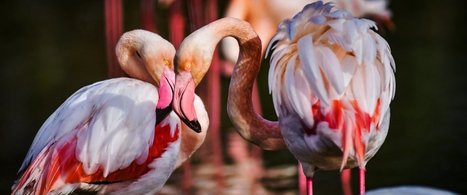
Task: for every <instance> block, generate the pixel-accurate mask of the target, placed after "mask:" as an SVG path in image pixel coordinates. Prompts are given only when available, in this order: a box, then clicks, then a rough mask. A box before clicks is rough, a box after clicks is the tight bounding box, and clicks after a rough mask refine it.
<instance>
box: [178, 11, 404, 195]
mask: <svg viewBox="0 0 467 195" xmlns="http://www.w3.org/2000/svg"><path fill="white" fill-rule="evenodd" d="M371 27H374V23H373V22H371V21H369V20H365V19H356V18H354V17H352V16H350V15H349V14H348V13H347V12H345V11H341V10H336V9H335V8H334V7H333V6H332V4H323V3H322V2H317V3H313V4H310V5H308V6H306V7H305V8H304V9H303V11H302V12H300V13H299V14H297V15H296V16H295V17H294V18H293V19H292V20H286V21H285V22H283V23H282V24H281V25H280V29H279V32H278V33H277V34H276V35H275V36H274V38H273V40H272V42H271V43H272V45H273V47H272V49H271V52H272V56H271V62H270V63H271V67H270V73H269V85H270V90H271V93H272V96H273V102H274V105H275V108H276V112H277V114H278V117H279V123H277V122H271V121H267V120H265V119H263V118H262V117H260V116H259V115H258V114H256V113H255V112H254V111H253V109H252V106H251V91H252V84H253V81H254V79H255V76H256V75H257V73H258V69H259V66H260V56H261V47H260V41H259V39H258V38H257V36H256V34H255V33H254V31H253V30H252V29H251V27H250V26H249V25H247V24H245V23H244V22H241V21H238V20H233V19H222V20H218V21H216V22H213V23H211V24H209V25H207V26H205V27H203V28H202V29H200V30H198V31H197V32H195V33H192V34H191V35H190V36H189V37H187V38H186V39H185V41H184V42H183V43H182V46H181V47H180V50H179V51H178V52H177V60H178V63H179V66H178V67H177V72H178V75H179V76H177V81H178V80H179V77H180V78H185V79H186V80H190V79H193V80H194V82H199V80H200V79H201V78H202V76H203V75H204V73H205V71H206V70H207V69H208V67H209V63H210V55H212V50H213V48H214V47H215V45H216V44H217V43H218V41H219V40H220V39H222V38H223V37H225V36H233V37H235V38H236V39H237V40H238V42H239V45H240V54H239V59H238V61H237V64H236V65H235V67H234V72H233V75H232V79H231V83H230V88H229V98H228V105H227V110H228V113H229V116H230V118H231V120H232V122H233V123H234V125H235V126H236V127H237V130H238V132H239V133H240V134H241V135H242V136H243V137H244V138H245V139H247V140H249V141H251V142H253V143H256V144H258V145H260V146H261V147H262V148H265V149H276V148H281V147H283V144H284V143H283V141H285V144H286V145H287V147H288V148H289V150H290V151H291V152H292V154H294V156H295V157H296V158H297V159H298V160H299V161H300V162H301V163H302V165H303V170H304V172H305V175H306V176H307V188H308V193H309V194H311V193H312V180H311V177H312V176H313V174H314V172H315V171H316V170H317V169H322V170H331V169H341V170H342V169H343V168H352V167H356V166H358V167H360V173H361V174H360V175H361V177H360V192H361V193H362V194H363V193H364V191H365V190H364V181H365V179H364V170H365V165H366V163H367V162H368V160H369V159H370V158H371V157H373V155H374V154H375V153H376V152H377V151H378V149H379V148H380V146H381V144H382V143H383V142H384V139H385V137H386V134H387V130H388V128H389V115H390V114H389V104H390V102H391V99H392V97H393V96H394V87H395V83H394V72H393V69H394V68H395V67H394V61H393V58H392V56H391V53H390V50H389V47H388V44H387V42H386V41H385V40H384V39H383V38H382V37H380V36H379V35H378V34H377V33H375V32H374V31H372V30H370V28H371ZM190 71H191V74H189V73H187V72H190ZM188 83H189V82H176V86H175V91H176V93H175V97H174V104H178V103H177V102H178V101H180V100H181V102H183V104H182V105H184V106H182V107H181V110H177V109H175V110H174V111H175V112H184V110H190V109H191V108H190V107H191V106H190V105H189V101H187V100H188V98H189V97H190V96H191V95H190V94H188V93H186V91H187V90H185V93H177V91H179V89H180V88H189V87H190V86H189V85H188ZM178 96H180V97H178ZM184 99H185V101H184ZM279 127H280V130H279ZM282 138H283V139H282Z"/></svg>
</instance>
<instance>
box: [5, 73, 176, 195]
mask: <svg viewBox="0 0 467 195" xmlns="http://www.w3.org/2000/svg"><path fill="white" fill-rule="evenodd" d="M157 101H158V94H157V89H156V87H154V86H153V85H152V84H149V83H145V82H142V81H139V80H135V79H130V78H117V79H110V80H106V81H102V82H98V83H95V84H92V85H89V86H86V87H84V88H82V89H80V90H78V91H77V92H76V93H75V94H73V95H72V96H71V97H70V98H68V99H67V100H66V101H65V102H64V103H63V104H62V105H61V106H60V107H59V108H58V109H57V110H56V111H55V112H54V113H53V114H52V115H51V116H50V117H49V118H48V119H47V120H46V122H45V123H44V124H43V126H42V127H41V128H40V130H39V132H38V133H37V135H36V137H35V139H34V141H33V144H32V145H31V148H30V150H29V152H28V154H27V156H26V159H25V161H24V162H23V165H22V166H21V168H20V172H23V171H24V173H23V176H22V177H21V179H20V180H19V182H18V184H17V186H16V187H15V189H16V190H14V192H19V191H18V190H21V189H23V190H24V189H26V188H27V187H28V185H32V186H33V187H32V188H33V189H34V190H33V191H34V192H35V193H41V192H48V191H50V190H57V189H58V188H61V187H63V186H64V185H65V184H79V183H96V184H99V183H114V182H123V181H128V180H135V179H137V178H138V177H139V176H141V175H143V174H146V173H147V172H149V171H150V169H153V168H154V167H153V166H151V165H149V164H150V163H152V160H153V159H155V158H158V157H160V156H161V155H162V153H163V152H164V151H165V150H166V149H167V147H169V144H170V143H172V142H176V141H177V140H178V132H179V130H178V127H179V125H180V124H179V119H178V118H177V117H176V115H174V114H171V115H169V117H167V118H166V119H165V120H164V121H162V122H161V123H160V124H159V125H158V126H157V127H155V122H156V113H155V108H156V103H157ZM178 144H179V143H178ZM174 147H175V148H177V149H178V146H174ZM173 156H176V154H175V155H173ZM174 160H175V159H173V161H174ZM172 164H174V163H172ZM171 166H172V167H173V165H171ZM169 169H170V168H169ZM171 171H172V170H170V172H171ZM167 177H168V176H167ZM164 182H165V181H164ZM29 188H31V187H29ZM71 190H73V189H71Z"/></svg>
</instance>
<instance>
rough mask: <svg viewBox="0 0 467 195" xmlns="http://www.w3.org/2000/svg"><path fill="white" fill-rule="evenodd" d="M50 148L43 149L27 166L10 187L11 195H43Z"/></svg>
mask: <svg viewBox="0 0 467 195" xmlns="http://www.w3.org/2000/svg"><path fill="white" fill-rule="evenodd" d="M49 149H50V146H47V147H45V148H44V149H43V150H42V151H41V153H39V155H38V156H37V158H36V159H34V161H32V163H31V164H30V165H29V166H28V168H27V169H26V171H25V172H24V173H23V175H22V176H21V178H20V179H19V180H18V182H17V183H16V184H15V185H14V186H13V187H12V193H11V194H33V195H40V194H45V193H44V192H46V190H47V189H45V188H44V185H43V184H44V181H45V178H44V176H45V173H46V170H47V169H48V164H47V161H48V160H49V159H50V152H49Z"/></svg>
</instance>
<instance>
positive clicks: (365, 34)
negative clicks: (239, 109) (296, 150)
mask: <svg viewBox="0 0 467 195" xmlns="http://www.w3.org/2000/svg"><path fill="white" fill-rule="evenodd" d="M371 28H376V26H375V24H374V22H373V21H370V20H367V19H358V18H354V17H353V16H351V15H350V14H349V13H348V12H346V11H343V10H338V9H336V8H335V7H334V6H333V4H331V3H326V4H323V3H322V2H316V3H313V4H309V5H307V6H305V7H304V9H303V10H302V11H301V12H299V13H298V14H297V15H295V16H294V17H293V18H292V19H290V20H285V21H283V22H282V23H281V24H280V25H279V29H278V32H277V33H276V35H275V36H274V37H273V38H272V40H271V42H270V44H269V46H268V52H269V53H270V55H271V59H270V69H269V89H270V93H271V94H272V97H273V103H274V107H275V109H276V114H277V115H278V116H279V118H281V117H285V116H286V115H288V114H290V113H293V114H295V115H297V116H298V117H299V118H300V119H301V122H302V123H303V125H304V126H305V134H306V136H305V137H307V138H306V139H308V142H307V144H308V147H310V148H313V147H317V146H316V145H314V144H313V143H312V142H313V139H312V137H313V136H315V135H322V136H326V137H328V138H329V139H330V140H332V141H333V142H334V144H335V145H336V146H338V147H339V148H340V149H341V150H342V151H343V157H342V162H341V168H343V167H344V166H345V164H346V162H347V159H348V157H349V155H350V157H351V158H352V159H354V160H356V161H358V164H359V165H360V166H361V167H363V166H364V165H365V164H366V161H367V159H366V157H365V154H368V151H372V152H376V151H374V148H373V146H369V143H370V145H371V144H372V143H374V142H375V141H374V140H373V139H375V138H378V139H381V136H377V134H378V131H379V129H380V128H383V129H386V130H387V127H386V126H387V125H388V123H387V122H386V121H384V120H389V104H390V102H391V100H392V99H393V97H394V92H395V78H394V71H395V63H394V60H393V57H392V55H391V52H390V49H389V46H388V43H387V42H386V41H385V40H384V39H383V38H382V37H381V36H380V35H378V34H377V33H376V32H374V31H373V30H372V29H371ZM383 124H384V125H385V127H381V125H383ZM384 137H385V134H384ZM384 137H383V138H382V139H383V140H384ZM377 143H378V144H379V146H380V145H381V144H380V143H382V141H378V142H377ZM367 146H368V147H367ZM379 146H377V148H379ZM375 147H376V146H375ZM371 156H372V155H371ZM367 157H368V155H367Z"/></svg>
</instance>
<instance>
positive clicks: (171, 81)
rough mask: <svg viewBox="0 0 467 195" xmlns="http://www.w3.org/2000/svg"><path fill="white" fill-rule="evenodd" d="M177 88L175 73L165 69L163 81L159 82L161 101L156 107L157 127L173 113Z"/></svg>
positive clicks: (162, 76)
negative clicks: (173, 102) (175, 89)
mask: <svg viewBox="0 0 467 195" xmlns="http://www.w3.org/2000/svg"><path fill="white" fill-rule="evenodd" d="M174 86H175V73H174V72H173V71H172V70H170V69H169V68H167V67H164V72H162V75H161V79H160V80H159V91H158V93H159V101H158V102H157V105H156V125H158V124H159V123H160V122H161V121H162V120H164V119H165V117H167V115H169V113H170V112H171V111H172V99H173V94H174Z"/></svg>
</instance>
